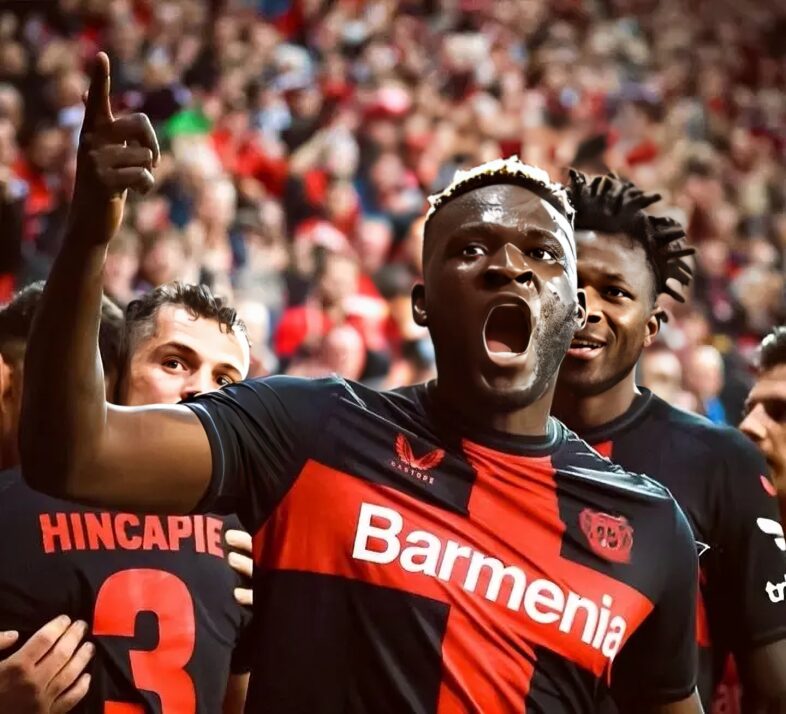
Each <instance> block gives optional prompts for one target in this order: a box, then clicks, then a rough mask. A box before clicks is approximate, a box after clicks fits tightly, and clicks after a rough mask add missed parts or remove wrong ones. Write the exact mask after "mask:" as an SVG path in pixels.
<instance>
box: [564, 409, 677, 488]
mask: <svg viewBox="0 0 786 714" xmlns="http://www.w3.org/2000/svg"><path fill="white" fill-rule="evenodd" d="M561 426H562V429H563V430H564V434H565V436H564V441H563V444H562V447H561V448H560V449H559V451H558V452H556V453H555V454H554V457H553V460H554V465H555V467H556V468H557V469H558V470H559V471H560V472H561V473H564V474H567V475H569V476H573V477H575V478H576V479H578V480H581V481H586V482H588V483H592V484H594V485H596V486H599V487H601V488H603V489H604V490H611V491H619V492H620V493H626V494H628V495H630V496H634V497H636V496H640V497H642V498H645V499H648V500H650V499H652V500H656V501H664V502H667V501H672V500H673V499H672V496H671V493H670V492H669V490H668V489H667V488H666V487H665V486H663V485H662V484H661V483H659V482H658V481H656V480H655V479H652V478H650V477H649V476H645V475H644V474H639V473H634V472H632V471H626V470H625V469H623V468H622V467H621V466H619V465H618V464H615V463H614V462H612V461H611V460H610V459H607V458H606V457H605V456H601V455H600V454H599V453H598V452H597V451H595V449H593V448H592V447H591V446H590V445H589V444H588V443H587V442H586V441H584V440H583V439H582V438H580V437H579V436H578V435H577V434H575V433H574V432H572V431H571V430H570V429H568V428H567V427H566V426H565V425H564V424H561Z"/></svg>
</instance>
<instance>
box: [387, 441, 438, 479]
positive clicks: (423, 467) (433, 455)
mask: <svg viewBox="0 0 786 714" xmlns="http://www.w3.org/2000/svg"><path fill="white" fill-rule="evenodd" d="M395 450H396V457H395V458H393V459H391V460H390V465H391V466H392V467H393V468H394V469H396V470H397V471H401V472H402V473H405V474H407V476H412V477H413V478H416V479H417V480H418V481H423V482H424V483H428V484H432V483H434V477H433V476H432V475H431V474H430V473H429V471H430V470H431V469H434V468H436V467H437V466H439V464H440V463H442V459H444V458H445V452H444V450H443V449H434V450H433V451H429V452H428V453H427V454H423V456H415V452H414V451H412V446H411V444H410V443H409V439H407V437H406V436H404V435H403V434H401V433H400V434H399V435H398V436H397V437H396V443H395Z"/></svg>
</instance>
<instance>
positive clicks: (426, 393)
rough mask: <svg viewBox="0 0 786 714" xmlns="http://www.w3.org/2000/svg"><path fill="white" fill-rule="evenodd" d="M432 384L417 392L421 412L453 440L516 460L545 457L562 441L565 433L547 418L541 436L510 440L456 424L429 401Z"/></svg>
mask: <svg viewBox="0 0 786 714" xmlns="http://www.w3.org/2000/svg"><path fill="white" fill-rule="evenodd" d="M434 386H435V382H433V381H431V382H427V383H426V384H424V385H423V389H422V390H419V394H418V397H419V398H420V399H421V404H422V408H423V409H424V410H425V411H426V412H427V413H428V414H429V416H430V417H431V418H433V419H435V420H436V421H438V422H441V423H442V424H444V425H445V426H447V427H448V428H449V429H450V430H451V431H453V432H454V433H455V434H456V435H457V436H460V437H461V438H463V439H466V440H467V441H469V442H472V443H473V444H479V445H480V446H485V447H488V448H490V449H494V450H495V451H501V452H503V453H507V454H516V455H520V456H548V455H549V454H553V453H554V452H555V451H557V450H558V449H559V448H560V447H561V446H562V444H563V442H564V441H565V438H566V434H567V430H566V429H565V427H564V426H563V424H562V423H561V422H559V421H558V420H557V419H555V418H554V417H549V420H548V422H547V423H546V434H545V435H544V436H514V435H512V434H507V433H505V432H503V431H497V430H496V429H491V428H487V429H478V428H477V427H475V426H474V425H473V426H469V425H467V424H465V423H464V422H462V421H461V420H459V419H458V418H457V417H456V415H455V414H453V413H452V412H449V411H448V410H446V409H443V408H442V407H441V406H440V405H439V404H438V403H437V402H436V400H435V399H434V398H433V397H432V390H433V388H434Z"/></svg>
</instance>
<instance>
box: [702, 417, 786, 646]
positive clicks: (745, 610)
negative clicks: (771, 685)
mask: <svg viewBox="0 0 786 714" xmlns="http://www.w3.org/2000/svg"><path fill="white" fill-rule="evenodd" d="M725 446H726V448H725V449H724V452H725V458H724V464H723V467H722V468H723V477H724V481H723V483H724V488H725V492H724V493H723V494H722V498H721V499H720V508H721V517H720V518H719V519H718V520H719V523H720V528H721V531H720V533H719V534H718V536H717V540H718V542H719V548H720V550H721V553H720V564H721V567H719V568H718V573H717V578H718V589H719V593H718V597H719V600H720V602H722V603H723V604H724V610H725V612H724V613H723V618H724V620H725V622H727V623H728V624H729V626H730V627H731V628H732V642H731V643H730V644H731V646H732V648H733V650H734V651H735V654H740V653H742V652H745V651H746V650H749V649H751V648H753V647H758V646H763V645H767V644H770V643H772V642H776V641H778V640H780V639H784V638H786V598H784V596H783V595H784V591H785V590H786V585H783V583H784V582H786V542H785V541H784V539H783V528H782V526H781V524H780V515H779V510H778V502H777V499H776V498H775V497H774V495H771V494H772V493H774V491H772V490H771V489H772V486H771V485H770V482H769V480H768V479H767V475H766V474H767V465H766V463H765V461H764V459H763V458H762V457H761V455H760V454H759V452H758V450H757V449H756V447H755V446H754V445H753V444H752V443H750V442H748V441H747V439H745V437H744V436H742V435H741V434H739V433H737V432H736V431H735V432H734V434H732V435H730V436H729V440H728V442H727V443H726V445H725ZM779 586H780V587H779Z"/></svg>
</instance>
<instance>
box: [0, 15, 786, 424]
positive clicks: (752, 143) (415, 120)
mask: <svg viewBox="0 0 786 714" xmlns="http://www.w3.org/2000/svg"><path fill="white" fill-rule="evenodd" d="M784 37H786V3H784V2H782V1H780V0H691V2H686V0H595V1H592V0H548V1H543V0H445V1H442V2H439V1H437V0H432V1H429V0H421V1H417V0H410V1H407V0H401V1H400V2H392V1H389V0H367V1H362V0H333V1H328V0H234V1H233V0H225V1H223V2H208V1H207V0H47V1H46V2H37V1H36V0H23V1H19V2H13V1H11V2H8V1H6V2H0V298H1V299H7V298H8V297H9V296H10V295H11V293H12V292H13V290H15V289H17V288H19V287H21V286H22V285H24V284H25V283H27V282H30V281H32V280H35V279H39V278H42V277H45V276H46V274H47V271H48V269H49V265H50V263H51V260H52V257H53V255H54V254H55V253H56V251H57V248H58V241H59V239H60V237H61V235H62V232H63V227H64V218H65V216H66V211H67V207H68V197H69V196H70V193H71V188H72V183H73V176H74V167H75V161H74V158H75V157H74V150H75V146H76V141H77V136H78V130H79V127H80V124H81V120H82V112H83V109H82V102H81V96H82V93H83V92H84V91H85V89H86V88H87V76H86V73H85V72H86V69H88V68H89V64H90V60H91V59H92V57H93V56H94V55H95V52H96V51H97V50H98V49H104V50H106V51H107V52H108V53H109V55H110V58H111V63H112V93H113V106H114V107H115V108H116V110H117V111H143V112H146V113H147V114H148V115H149V116H150V118H151V120H152V121H153V122H154V125H155V127H156V130H157V132H158V135H159V141H160V142H161V144H162V149H163V157H162V161H161V164H160V166H159V168H158V171H157V175H156V177H157V187H156V190H155V192H154V193H153V194H152V195H151V196H149V197H146V198H145V199H144V200H142V201H140V200H138V199H135V198H134V197H132V198H131V201H130V203H129V207H128V210H127V212H126V217H125V222H124V226H123V228H122V230H121V232H120V234H119V235H118V236H117V238H115V239H114V240H113V241H112V243H111V245H110V255H109V260H108V263H107V271H106V290H107V292H108V293H109V294H110V295H111V296H112V297H113V298H114V299H115V300H117V301H118V303H120V304H121V305H125V304H127V303H128V301H130V300H132V299H133V298H134V296H135V295H136V294H138V293H139V292H141V291H144V290H146V289H148V288H150V287H151V286H154V285H158V284H160V283H163V282H167V281H170V280H174V279H180V280H185V281H189V282H196V281H202V282H205V283H207V284H209V285H210V286H211V287H212V288H213V289H214V291H215V292H216V293H218V294H220V295H224V296H226V297H227V298H228V299H229V300H230V301H231V302H232V303H233V304H234V305H236V306H237V308H238V310H239V311H240V313H241V316H242V317H243V318H244V320H245V321H246V323H247V325H248V327H249V331H250V334H251V338H252V340H253V343H254V344H253V348H252V351H253V367H252V370H253V374H254V375H264V374H270V373H276V372H287V373H290V374H298V375H323V374H328V373H331V372H338V373H340V374H342V375H345V376H347V377H349V378H352V379H361V380H363V381H364V382H366V383H369V384H371V385H373V386H379V387H392V386H397V385H401V384H406V383H411V382H416V381H422V380H424V379H428V378H430V377H431V376H432V375H433V353H432V349H431V345H430V342H429V340H428V337H427V335H426V334H424V332H423V330H421V329H420V328H418V327H416V326H415V325H414V323H413V322H412V319H411V317H410V311H409V292H410V288H411V286H412V283H413V281H414V280H416V279H417V277H418V275H419V271H420V245H421V239H422V218H421V217H422V215H423V214H424V212H425V206H426V204H425V197H426V196H427V195H428V194H430V193H434V192H436V191H439V190H441V189H442V188H444V187H445V185H446V184H447V183H448V182H449V181H450V179H451V178H452V176H453V172H454V171H455V170H456V169H457V168H462V167H468V166H471V165H474V164H477V163H480V162H482V161H486V160H489V159H492V158H496V157H498V156H508V155H511V154H520V155H521V157H522V159H523V160H524V161H526V162H529V163H533V164H536V165H539V166H542V167H544V168H546V169H547V170H548V171H549V172H550V173H551V174H552V176H553V177H554V178H556V179H562V178H564V177H565V175H566V167H567V166H570V165H572V166H576V167H578V168H580V169H582V170H585V171H589V172H599V171H602V170H605V169H606V168H611V169H614V170H616V171H618V172H619V173H621V174H623V175H625V176H626V177H628V178H630V179H632V180H633V181H635V182H636V183H638V184H639V185H640V186H641V187H642V188H645V189H647V190H656V191H658V192H660V193H662V195H663V196H664V200H663V201H662V202H661V203H660V204H657V206H656V207H655V212H658V213H662V214H668V215H671V216H674V217H675V218H677V219H679V220H681V221H683V222H684V223H685V224H686V226H687V227H688V234H689V237H690V240H691V241H692V243H693V244H694V245H695V246H696V247H697V249H698V251H699V252H698V256H697V261H696V268H697V277H696V281H695V284H694V286H693V288H692V289H691V295H690V299H689V301H688V302H687V304H685V305H680V304H676V303H673V302H669V303H667V304H666V307H667V309H668V311H669V313H670V320H669V322H668V323H667V324H666V325H665V327H664V329H663V331H662V333H661V336H660V338H659V340H658V343H657V344H656V345H655V346H654V347H653V348H652V349H650V350H648V351H647V353H646V354H645V357H644V358H643V359H642V364H641V365H640V370H641V380H642V381H643V383H645V384H646V385H648V386H650V387H651V388H653V389H654V390H655V391H656V392H657V393H659V394H660V395H661V396H664V397H665V398H666V399H668V400H669V401H671V402H672V403H674V404H677V405H680V406H683V407H685V408H688V409H692V410H695V411H698V412H700V413H703V414H706V415H708V416H709V417H710V418H711V419H713V420H714V421H718V422H722V421H727V422H729V423H736V422H737V421H738V418H739V414H740V410H741V407H742V402H743V400H744V397H745V394H746V391H747V386H748V384H749V380H750V374H751V361H752V357H753V352H754V349H755V347H756V345H757V344H758V341H759V340H760V338H761V337H762V336H763V334H765V333H766V332H767V331H768V330H769V329H770V328H771V327H772V326H773V325H774V324H776V323H782V322H784V312H785V311H786V310H785V301H784V275H783V266H784V250H785V249H786V42H784V41H783V38H784Z"/></svg>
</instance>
